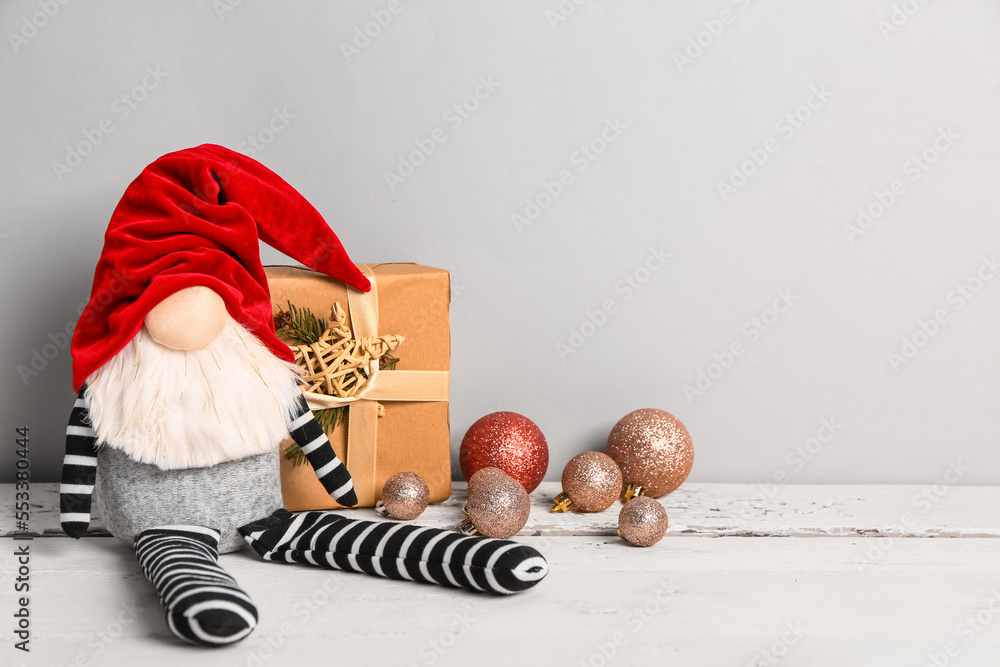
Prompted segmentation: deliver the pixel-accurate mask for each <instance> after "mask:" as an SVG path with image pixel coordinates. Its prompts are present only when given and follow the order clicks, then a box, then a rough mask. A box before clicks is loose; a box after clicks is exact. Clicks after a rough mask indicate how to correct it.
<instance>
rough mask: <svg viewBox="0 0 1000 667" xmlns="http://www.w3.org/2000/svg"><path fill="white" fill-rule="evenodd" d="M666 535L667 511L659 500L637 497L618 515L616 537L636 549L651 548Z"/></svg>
mask: <svg viewBox="0 0 1000 667" xmlns="http://www.w3.org/2000/svg"><path fill="white" fill-rule="evenodd" d="M666 534H667V510H665V509H663V505H661V504H660V501H659V500H654V499H653V498H650V497H648V496H639V497H637V498H633V499H632V500H630V501H628V502H627V503H625V506H624V507H622V511H621V512H620V513H619V514H618V537H620V538H622V539H623V540H625V541H626V542H631V543H632V544H634V545H636V546H637V547H651V546H653V545H654V544H656V543H657V542H659V541H660V540H661V539H663V536H664V535H666Z"/></svg>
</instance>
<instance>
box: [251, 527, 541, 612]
mask: <svg viewBox="0 0 1000 667" xmlns="http://www.w3.org/2000/svg"><path fill="white" fill-rule="evenodd" d="M239 531H240V534H241V535H243V538H244V539H245V540H246V541H247V543H248V544H250V546H252V547H253V548H254V550H255V551H256V552H257V553H259V554H260V555H261V556H262V557H263V558H264V560H272V561H280V562H286V563H307V564H310V565H319V566H321V567H330V568H334V569H337V570H350V571H354V572H364V573H366V574H373V575H377V576H382V577H388V578H390V579H409V580H411V581H422V582H426V583H431V584H441V585H443V586H452V587H455V588H468V589H470V590H474V591H483V592H489V593H500V594H510V593H517V592H518V591H523V590H525V589H527V588H531V587H532V586H534V585H535V584H537V583H538V582H539V581H541V580H542V579H543V578H544V577H545V575H546V574H548V563H547V562H546V561H545V558H544V557H543V556H542V555H541V554H540V553H538V552H537V551H536V550H534V549H532V548H531V547H527V546H524V545H523V544H519V543H517V542H512V541H510V540H494V539H488V538H484V537H469V536H465V535H462V534H460V533H456V532H452V531H448V530H441V529H439V528H428V527H425V526H414V525H412V524H404V523H399V522H397V521H362V520H359V519H349V518H347V517H345V516H343V515H342V514H340V513H338V512H328V511H320V510H317V511H309V512H296V513H291V512H288V511H286V510H283V509H282V510H278V511H276V512H275V513H274V514H272V515H271V516H269V517H267V518H264V519H261V520H259V521H254V522H252V523H249V524H247V525H245V526H242V527H241V528H239Z"/></svg>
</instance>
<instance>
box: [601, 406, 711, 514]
mask: <svg viewBox="0 0 1000 667" xmlns="http://www.w3.org/2000/svg"><path fill="white" fill-rule="evenodd" d="M604 451H605V452H606V453H607V455H608V456H610V457H611V458H613V459H614V460H615V462H616V463H617V464H618V467H619V468H621V471H622V480H623V481H624V483H625V484H626V485H632V484H635V485H638V486H642V487H643V489H644V494H645V495H648V496H651V497H653V498H659V497H661V496H665V495H667V494H668V493H670V492H671V491H673V490H674V489H676V488H677V487H678V486H680V485H681V484H682V483H683V482H684V480H685V479H687V476H688V474H689V473H690V472H691V466H692V465H693V464H694V444H693V443H692V442H691V435H690V434H689V433H688V431H687V429H686V428H684V424H682V423H681V422H680V420H679V419H677V417H674V416H673V415H672V414H670V413H669V412H665V411H664V410H657V409H655V408H643V409H642V410H636V411H635V412H630V413H628V414H627V415H625V416H624V417H622V418H621V419H620V420H619V421H618V423H617V424H615V427H614V428H613V429H611V433H610V434H609V435H608V446H607V447H606V448H605V450H604Z"/></svg>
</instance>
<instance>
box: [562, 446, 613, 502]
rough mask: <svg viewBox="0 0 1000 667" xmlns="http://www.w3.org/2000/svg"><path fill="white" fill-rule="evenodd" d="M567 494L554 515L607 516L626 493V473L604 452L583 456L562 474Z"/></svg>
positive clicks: (563, 493)
mask: <svg viewBox="0 0 1000 667" xmlns="http://www.w3.org/2000/svg"><path fill="white" fill-rule="evenodd" d="M562 488H563V492H562V493H560V494H559V495H558V496H556V501H555V502H556V505H555V507H553V508H552V511H553V512H565V511H566V510H567V509H570V508H572V509H574V510H576V511H577V512H603V511H604V510H606V509H608V508H609V507H611V506H612V505H613V504H614V502H615V501H616V500H618V496H620V495H621V492H622V471H621V470H619V469H618V464H617V463H615V461H614V459H612V458H611V457H610V456H608V455H607V454H605V453H603V452H583V453H582V454H577V455H576V456H574V457H573V458H571V459H570V460H569V463H567V464H566V467H565V468H563V473H562Z"/></svg>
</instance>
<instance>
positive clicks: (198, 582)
mask: <svg viewBox="0 0 1000 667" xmlns="http://www.w3.org/2000/svg"><path fill="white" fill-rule="evenodd" d="M218 549H219V533H218V531H215V530H213V529H211V528H203V527H201V526H160V527H157V528H150V529H148V530H144V531H142V532H141V533H139V534H138V535H136V536H135V553H136V556H137V557H138V559H139V565H140V566H141V567H142V573H143V574H145V575H146V578H147V579H149V581H150V582H151V583H152V584H153V586H154V587H155V588H156V593H157V595H159V597H160V606H162V607H163V611H164V613H165V614H166V616H167V625H169V626H170V629H171V631H173V633H174V634H175V635H177V636H178V637H180V638H181V639H183V640H185V641H188V642H191V643H192V644H203V645H220V644H232V643H233V642H237V641H239V640H241V639H243V638H244V637H246V636H247V635H249V634H250V633H251V632H252V631H253V629H254V628H255V627H256V626H257V607H255V606H254V604H253V602H251V601H250V597H249V596H248V595H247V594H246V593H245V592H244V591H243V590H242V589H241V588H240V587H239V586H238V585H237V584H236V581H235V580H234V579H233V578H232V577H231V576H230V575H229V573H227V572H226V571H225V570H223V569H222V566H221V565H219V563H218V559H219V551H218Z"/></svg>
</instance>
